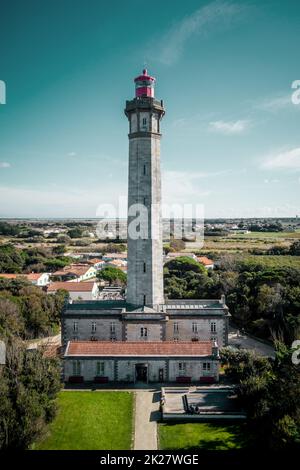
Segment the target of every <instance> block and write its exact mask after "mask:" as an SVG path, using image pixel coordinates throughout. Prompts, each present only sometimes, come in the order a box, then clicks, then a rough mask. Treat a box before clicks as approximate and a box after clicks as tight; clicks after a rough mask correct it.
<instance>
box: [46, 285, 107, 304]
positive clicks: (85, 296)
mask: <svg viewBox="0 0 300 470" xmlns="http://www.w3.org/2000/svg"><path fill="white" fill-rule="evenodd" d="M58 290H66V291H67V292H68V293H69V296H70V299H71V300H97V299H98V296H99V290H98V286H97V283H96V282H53V283H52V284H50V285H49V287H48V289H47V293H48V294H53V293H55V292H57V291H58Z"/></svg>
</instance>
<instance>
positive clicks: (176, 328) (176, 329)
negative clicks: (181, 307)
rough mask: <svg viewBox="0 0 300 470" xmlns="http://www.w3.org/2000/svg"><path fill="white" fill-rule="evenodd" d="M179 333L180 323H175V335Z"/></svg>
mask: <svg viewBox="0 0 300 470" xmlns="http://www.w3.org/2000/svg"><path fill="white" fill-rule="evenodd" d="M178 332H179V327H178V323H177V322H175V323H174V335H175V334H176V333H178Z"/></svg>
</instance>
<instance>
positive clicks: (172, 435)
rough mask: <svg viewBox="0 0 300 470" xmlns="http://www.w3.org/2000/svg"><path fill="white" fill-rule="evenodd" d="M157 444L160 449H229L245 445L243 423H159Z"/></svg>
mask: <svg viewBox="0 0 300 470" xmlns="http://www.w3.org/2000/svg"><path fill="white" fill-rule="evenodd" d="M159 446H160V449H161V450H171V449H174V450H175V449H191V448H194V449H196V448H197V449H208V450H229V449H240V448H243V447H246V438H245V435H244V432H243V425H236V424H227V425H219V424H209V423H184V424H160V425H159Z"/></svg>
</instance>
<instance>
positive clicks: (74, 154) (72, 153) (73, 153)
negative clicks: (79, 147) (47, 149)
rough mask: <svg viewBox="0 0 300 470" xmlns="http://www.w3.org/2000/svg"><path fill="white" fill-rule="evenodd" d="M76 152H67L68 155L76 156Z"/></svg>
mask: <svg viewBox="0 0 300 470" xmlns="http://www.w3.org/2000/svg"><path fill="white" fill-rule="evenodd" d="M76 155H77V153H76V152H69V153H68V157H76Z"/></svg>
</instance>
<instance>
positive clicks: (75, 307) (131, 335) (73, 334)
mask: <svg viewBox="0 0 300 470" xmlns="http://www.w3.org/2000/svg"><path fill="white" fill-rule="evenodd" d="M175 302H178V303H175ZM191 302H192V303H191ZM197 303H198V308H197ZM191 307H193V308H191ZM129 308H130V306H129V305H127V304H126V302H124V301H101V300H100V301H90V302H83V301H78V302H73V303H71V304H67V305H66V306H65V308H64V311H63V313H62V343H63V345H64V346H66V345H67V342H68V341H76V340H79V341H88V340H97V341H110V340H115V341H208V340H209V341H213V342H217V344H218V346H219V347H223V346H226V345H227V342H228V338H227V337H228V319H229V316H230V315H229V311H228V308H227V306H226V304H225V303H224V299H222V300H205V301H197V300H194V301H169V303H167V304H165V305H163V306H162V310H163V311H162V312H149V311H148V309H147V308H141V309H140V310H139V311H136V310H134V309H133V310H132V307H131V311H129Z"/></svg>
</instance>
